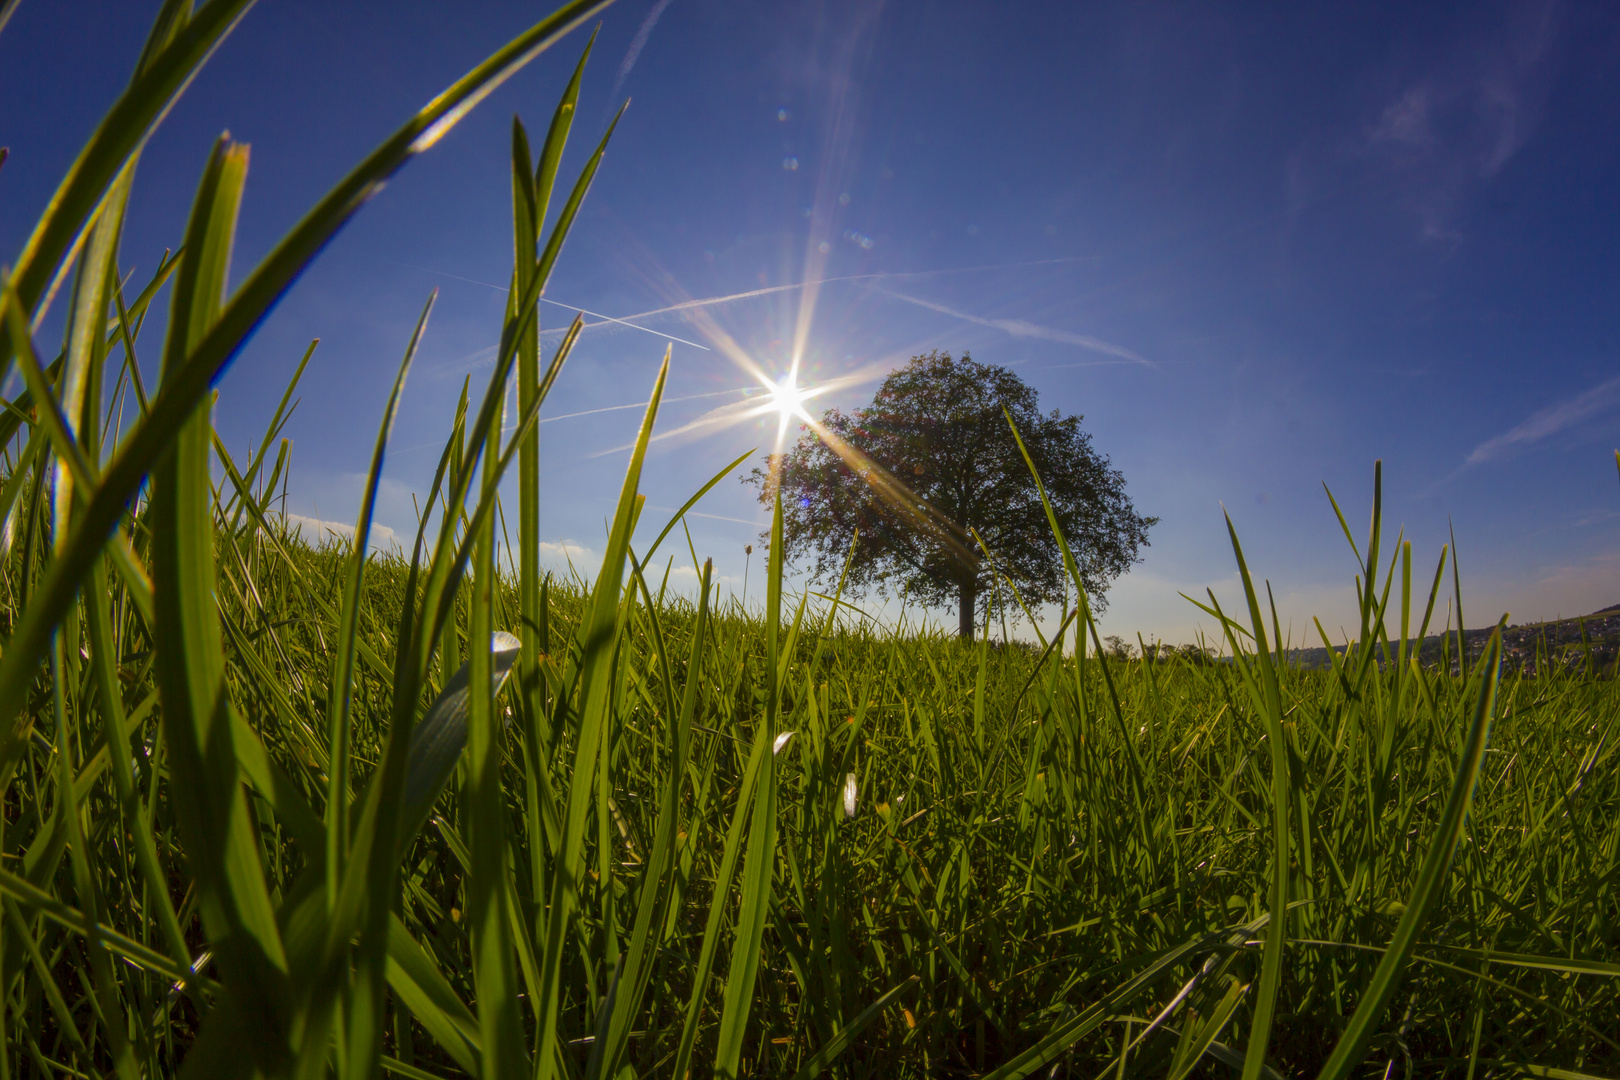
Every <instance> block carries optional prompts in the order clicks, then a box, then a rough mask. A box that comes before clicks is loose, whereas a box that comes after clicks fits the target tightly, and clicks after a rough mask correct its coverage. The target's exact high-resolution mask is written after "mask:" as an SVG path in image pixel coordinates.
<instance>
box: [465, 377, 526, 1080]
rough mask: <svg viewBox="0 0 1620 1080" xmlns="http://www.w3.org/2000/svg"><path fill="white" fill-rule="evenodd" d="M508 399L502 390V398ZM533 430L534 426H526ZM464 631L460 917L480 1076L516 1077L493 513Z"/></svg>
mask: <svg viewBox="0 0 1620 1080" xmlns="http://www.w3.org/2000/svg"><path fill="white" fill-rule="evenodd" d="M501 396H502V397H503V398H504V397H505V395H504V393H503V394H502V395H501ZM499 416H500V414H499V412H497V414H496V420H495V422H494V423H493V424H492V425H490V428H489V433H488V435H487V436H486V438H487V439H488V440H489V442H488V445H487V446H486V447H485V450H484V461H485V462H486V466H485V469H484V476H483V484H484V492H483V499H484V501H485V502H486V503H489V504H493V502H494V501H495V498H496V491H497V489H496V486H495V485H496V484H497V483H498V480H497V477H496V470H495V463H496V461H497V460H498V458H499V454H500V437H501V424H500V419H499ZM531 430H532V429H531ZM472 558H473V567H474V569H473V581H472V593H471V596H470V597H469V599H470V609H469V612H468V620H467V622H468V627H469V630H470V633H471V637H472V641H473V643H474V648H473V650H472V656H471V657H470V658H469V660H468V677H469V692H468V697H467V703H468V710H467V783H466V788H465V791H464V794H463V801H464V804H465V805H464V814H465V818H464V820H465V821H466V823H467V826H468V828H467V830H466V832H467V841H468V846H469V848H470V850H471V855H472V867H471V871H470V873H469V874H468V875H467V877H466V879H465V886H466V893H467V911H466V913H465V914H464V915H463V916H462V919H463V922H464V923H465V924H466V926H467V928H468V931H469V933H470V934H471V937H472V960H473V972H472V973H473V986H474V990H475V993H476V995H477V1000H478V1027H479V1033H480V1035H481V1037H482V1039H483V1051H484V1052H483V1060H482V1066H483V1075H484V1076H489V1077H497V1076H518V1075H521V1074H523V1073H526V1072H527V1071H528V1067H529V1055H528V1052H527V1050H526V1049H525V1048H524V1045H523V1017H522V1013H521V1011H520V1006H519V1003H518V989H517V968H516V965H515V964H514V953H513V942H512V921H511V916H510V912H509V911H508V910H507V906H506V905H507V899H508V897H509V895H510V894H509V890H508V885H507V882H508V873H509V869H510V868H509V867H508V865H507V858H506V852H507V836H506V833H507V828H508V824H507V819H506V806H505V793H504V792H503V791H502V789H501V724H500V722H499V721H498V720H497V718H496V715H495V696H494V694H492V693H491V692H490V689H491V687H490V676H491V674H492V671H493V657H492V655H491V653H490V650H489V649H488V648H487V647H484V645H483V643H484V642H486V641H489V640H490V635H491V634H492V633H493V632H494V618H495V614H494V602H495V588H496V579H495V531H494V519H493V516H492V515H488V514H486V515H484V516H483V520H482V522H481V523H480V524H479V525H478V526H477V530H476V534H475V547H474V548H473V555H472Z"/></svg>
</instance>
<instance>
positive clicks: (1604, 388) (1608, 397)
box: [1466, 378, 1620, 465]
mask: <svg viewBox="0 0 1620 1080" xmlns="http://www.w3.org/2000/svg"><path fill="white" fill-rule="evenodd" d="M1617 403H1620V378H1613V379H1610V380H1609V381H1607V382H1603V383H1599V384H1598V385H1597V386H1594V387H1592V388H1591V389H1589V390H1584V391H1582V392H1581V393H1579V394H1576V395H1575V396H1574V397H1572V398H1566V399H1564V400H1563V401H1560V402H1557V403H1556V404H1553V405H1549V406H1547V407H1546V408H1545V409H1541V410H1539V411H1537V412H1534V413H1531V414H1530V416H1529V418H1528V419H1526V420H1524V421H1523V422H1522V423H1520V424H1518V425H1516V426H1514V427H1513V428H1510V429H1509V430H1507V431H1504V432H1503V433H1502V434H1500V435H1498V436H1496V437H1495V438H1491V439H1486V440H1485V441H1484V442H1482V443H1480V444H1479V445H1478V446H1476V447H1474V452H1473V453H1471V454H1469V455H1468V461H1467V463H1466V464H1467V465H1479V464H1481V463H1483V462H1486V461H1490V460H1491V459H1493V458H1498V457H1501V456H1502V455H1504V454H1506V453H1508V452H1509V451H1511V450H1513V449H1515V448H1518V447H1521V446H1529V445H1531V444H1532V443H1538V442H1540V441H1541V440H1542V439H1545V438H1547V437H1548V436H1551V435H1556V434H1557V433H1558V432H1560V431H1563V430H1564V429H1565V428H1568V427H1572V426H1574V425H1575V424H1578V423H1580V422H1581V421H1582V420H1586V419H1589V418H1590V417H1593V416H1596V415H1597V414H1599V413H1601V412H1603V411H1605V410H1607V409H1609V408H1612V407H1613V406H1614V405H1616V404H1617Z"/></svg>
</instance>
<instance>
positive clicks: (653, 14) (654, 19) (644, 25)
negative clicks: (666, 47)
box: [613, 0, 673, 100]
mask: <svg viewBox="0 0 1620 1080" xmlns="http://www.w3.org/2000/svg"><path fill="white" fill-rule="evenodd" d="M672 2H673V0H658V3H656V4H654V5H653V9H652V10H651V11H649V12H648V13H647V17H646V18H645V19H643V20H641V29H640V30H637V31H636V36H635V37H634V38H632V39H631V40H630V49H629V51H628V52H626V53H625V54H624V63H622V64H620V65H619V75H618V77H617V78H616V79H614V80H613V98H614V100H617V99H618V97H619V90H620V89H621V88H623V86H624V80H626V79H628V78H629V77H630V69H631V68H633V67H635V66H636V60H637V59H639V58H640V56H641V50H642V49H645V48H646V47H647V39H648V38H650V37H652V32H653V27H654V26H656V25H658V16H660V15H662V14H663V13H664V9H665V8H667V7H669V5H670V4H671V3H672Z"/></svg>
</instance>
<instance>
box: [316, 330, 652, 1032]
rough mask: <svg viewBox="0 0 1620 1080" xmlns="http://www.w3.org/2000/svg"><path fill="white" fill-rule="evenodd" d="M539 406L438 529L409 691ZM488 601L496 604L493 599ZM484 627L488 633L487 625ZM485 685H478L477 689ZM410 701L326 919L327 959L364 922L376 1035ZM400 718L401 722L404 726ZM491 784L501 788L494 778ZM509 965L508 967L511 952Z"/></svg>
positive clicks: (495, 423) (477, 434) (487, 434)
mask: <svg viewBox="0 0 1620 1080" xmlns="http://www.w3.org/2000/svg"><path fill="white" fill-rule="evenodd" d="M511 359H512V355H511V352H510V351H508V352H507V354H506V356H505V358H504V361H503V362H502V363H501V364H500V365H499V369H498V371H497V372H496V375H495V376H494V377H493V378H492V381H491V386H490V389H489V391H488V393H486V395H485V405H486V406H488V405H489V403H490V402H491V401H494V402H496V406H495V407H494V408H493V409H491V408H487V407H486V408H485V409H484V410H482V411H481V412H480V416H479V421H478V424H477V425H475V427H474V430H473V431H472V432H470V433H469V436H470V437H472V438H473V439H474V440H475V442H476V441H478V440H487V442H488V446H489V453H490V454H491V455H493V453H494V451H495V450H497V449H498V448H499V436H500V420H499V416H500V408H499V402H500V400H501V398H502V397H503V396H504V386H505V379H506V377H507V375H508V374H509V372H510V361H511ZM563 359H565V356H562V355H559V357H558V359H557V360H556V361H555V362H554V365H553V366H554V367H556V366H557V365H560V364H561V362H562V360H563ZM666 367H667V365H666ZM540 404H541V401H540V400H536V401H535V402H533V403H532V404H531V406H530V408H529V409H528V410H527V411H526V412H525V414H524V415H523V417H522V418H521V419H520V420H519V422H518V424H517V426H516V429H515V432H514V434H513V436H512V440H511V442H510V443H509V444H508V446H507V448H506V450H505V451H504V452H502V453H501V454H500V456H499V458H498V459H495V458H493V457H488V458H486V465H485V473H484V487H483V495H482V497H481V498H480V499H479V501H478V504H477V506H476V507H475V509H474V511H473V513H472V514H471V515H470V516H467V515H465V514H463V519H464V521H465V535H464V536H463V539H462V541H461V543H460V545H459V546H458V547H456V548H455V551H454V554H453V555H452V554H450V553H449V550H448V546H449V545H450V544H453V543H454V532H453V518H452V517H451V516H450V515H448V514H447V515H446V519H445V521H444V523H443V524H442V527H441V529H440V542H439V552H438V554H437V555H436V556H435V559H434V563H433V565H432V566H431V568H430V572H429V579H428V588H427V591H426V596H425V597H424V600H423V606H424V609H429V608H432V607H433V606H434V599H433V598H434V596H435V595H438V594H436V593H435V589H436V588H442V596H441V598H440V600H439V601H438V602H437V609H438V610H437V615H436V618H435V620H434V623H427V624H425V630H426V632H425V634H423V635H421V636H420V637H418V639H417V641H416V643H415V644H414V646H413V650H414V656H412V657H411V659H410V663H411V664H412V665H414V667H413V668H412V670H411V671H409V672H408V673H407V677H406V678H407V681H408V685H411V686H417V687H419V686H420V685H421V683H422V680H423V678H424V677H425V674H426V670H427V664H428V663H429V661H430V659H431V654H430V652H429V651H427V650H428V649H430V648H431V643H432V641H433V639H434V637H435V636H436V635H437V633H438V632H439V630H440V629H441V628H445V627H448V626H449V625H450V624H449V622H448V621H447V618H446V617H447V615H448V613H449V611H450V606H451V605H453V603H454V599H455V593H456V589H457V587H458V586H459V583H460V581H461V578H462V575H463V572H464V570H465V569H466V567H467V565H468V561H469V560H470V559H471V558H472V548H473V545H475V544H477V543H478V542H479V540H480V538H482V537H484V536H485V532H486V530H488V531H489V538H490V540H491V543H492V542H493V541H492V537H493V532H492V530H493V521H494V509H495V507H496V506H497V505H498V502H499V499H498V491H499V487H500V482H501V478H502V477H503V476H504V475H505V473H506V470H507V468H508V467H509V466H510V465H511V462H512V459H513V457H515V456H516V454H517V451H518V448H519V447H520V446H521V445H522V442H523V439H524V437H525V436H526V435H527V434H528V432H529V431H531V430H532V429H533V427H534V425H535V424H536V423H537V422H538V420H539V414H540ZM469 469H470V465H469ZM465 491H466V486H465V483H464V482H463V480H458V482H457V490H456V493H455V498H456V504H457V505H460V504H461V502H462V500H463V499H464V497H465ZM489 557H490V560H491V562H490V566H489V567H488V569H487V572H486V573H484V574H482V575H481V576H480V577H479V579H478V580H481V581H483V582H484V583H485V584H486V585H487V586H488V587H489V588H491V589H493V588H494V583H495V580H496V579H495V575H494V571H493V557H494V555H493V548H492V547H491V550H490V555H489ZM491 596H492V598H493V594H491ZM435 624H436V625H435ZM485 628H486V629H487V625H486V627H485ZM497 637H504V638H507V639H508V640H511V639H510V635H497ZM511 644H512V645H514V646H515V645H516V644H517V643H516V641H515V640H511ZM474 655H475V656H476V655H477V654H474ZM482 681H483V680H480V684H481V683H482ZM491 697H493V693H491ZM412 700H413V699H412V698H409V697H403V698H402V699H397V700H396V705H395V709H396V713H395V725H394V727H393V729H392V730H390V732H389V737H388V741H387V743H386V744H385V747H384V762H383V766H382V768H381V769H379V770H378V774H380V775H378V777H377V778H376V779H374V781H373V783H372V784H370V785H368V787H367V791H366V794H365V796H364V797H363V799H362V801H361V812H360V815H359V816H358V818H357V819H356V825H355V826H354V829H353V833H354V835H355V836H357V837H359V838H360V842H359V843H358V844H357V845H356V847H355V848H354V849H353V851H352V852H351V855H352V859H353V862H354V864H355V865H357V866H358V865H365V866H366V867H367V869H366V871H365V872H364V873H363V874H361V873H353V872H351V873H350V874H349V875H347V876H346V877H345V879H344V886H343V890H342V892H341V893H340V897H339V904H338V911H337V916H336V917H335V918H334V919H333V920H331V928H330V930H329V932H328V937H327V953H328V955H330V954H331V953H332V951H333V950H334V949H336V948H338V947H340V946H341V945H342V943H343V942H345V941H347V940H348V934H349V932H350V931H349V927H350V926H351V925H354V924H356V923H360V922H362V916H363V925H362V926H361V948H360V951H359V953H358V954H357V964H358V970H359V972H360V976H359V978H360V979H361V980H362V981H364V982H366V983H367V984H369V985H371V986H373V987H375V988H377V989H376V990H375V994H376V995H378V996H377V997H376V998H375V1000H376V1001H377V1002H378V1008H377V1011H376V1013H375V1016H376V1018H377V1019H376V1030H377V1031H380V1030H381V1024H382V1011H381V1005H380V994H381V989H380V987H381V985H382V981H383V979H384V977H385V961H386V951H387V918H388V913H389V911H390V903H391V901H390V897H391V895H392V894H393V890H394V887H395V886H394V885H393V881H394V880H395V877H396V874H397V870H398V861H397V855H396V853H397V851H398V848H399V846H400V844H401V842H402V834H401V833H400V823H401V822H402V821H403V819H404V816H405V807H404V795H405V781H406V779H407V775H408V765H409V761H408V758H407V756H406V755H407V750H406V747H407V742H408V740H409V738H410V736H411V734H412V730H413V729H412V726H411V725H410V722H409V721H410V717H411V711H410V702H411V701H412ZM402 717H403V724H402V723H401V718H402ZM497 767H498V766H497ZM496 782H497V784H498V773H497V781H496ZM504 853H505V846H504V842H503V845H502V849H501V858H502V859H504V857H505V854H504ZM496 880H504V877H497V879H496ZM508 891H509V890H507V889H504V888H503V890H502V894H503V897H505V896H506V895H507V894H508ZM506 902H507V901H506V899H500V900H499V901H498V903H499V904H504V903H506ZM501 910H504V909H501ZM510 925H511V923H510V921H506V922H503V923H502V924H501V925H500V926H499V927H496V928H495V930H494V932H495V933H497V934H509V933H510ZM504 940H506V941H507V942H508V944H509V943H510V938H509V937H507V938H505V939H504ZM525 944H526V943H525ZM506 960H507V961H508V962H509V961H510V955H509V950H508V953H507V955H506ZM509 996H510V997H511V1001H512V1006H511V1010H509V1011H515V1008H516V1006H515V1001H516V996H515V991H514V993H513V994H512V995H509ZM497 1000H498V996H497ZM506 1019H507V1022H508V1026H509V1027H513V1028H515V1026H516V1024H515V1021H514V1020H513V1017H512V1016H511V1015H508V1016H507V1018H506ZM506 1053H508V1054H515V1055H516V1056H517V1059H518V1060H520V1061H521V1060H522V1055H523V1051H522V1043H521V1040H520V1039H519V1040H517V1041H515V1042H512V1041H510V1040H509V1041H508V1046H507V1050H506Z"/></svg>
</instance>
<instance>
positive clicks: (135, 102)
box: [0, 0, 252, 364]
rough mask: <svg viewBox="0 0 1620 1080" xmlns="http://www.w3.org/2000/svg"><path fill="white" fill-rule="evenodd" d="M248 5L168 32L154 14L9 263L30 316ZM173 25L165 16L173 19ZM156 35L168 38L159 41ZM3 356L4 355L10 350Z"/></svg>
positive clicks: (226, 5) (220, 3)
mask: <svg viewBox="0 0 1620 1080" xmlns="http://www.w3.org/2000/svg"><path fill="white" fill-rule="evenodd" d="M250 6H252V0H214V2H212V3H209V4H207V5H206V6H205V7H204V8H203V9H202V10H201V11H199V12H197V14H196V15H195V16H193V17H191V18H188V19H186V20H185V22H184V25H183V27H180V28H179V32H178V34H175V35H173V36H172V37H169V35H168V34H167V33H166V32H165V30H166V28H165V25H164V20H162V19H160V20H159V22H158V24H157V26H156V27H155V28H154V40H153V41H151V42H149V43H148V46H147V48H148V53H147V55H146V56H145V57H143V58H142V62H141V68H140V70H139V71H138V73H137V74H136V76H135V79H134V80H133V81H132V82H131V83H130V86H129V88H128V89H127V90H125V91H124V93H123V94H122V95H121V96H120V97H119V99H118V101H117V103H116V104H114V105H113V107H112V109H111V110H110V111H109V112H108V113H107V115H106V116H105V117H103V118H102V121H101V123H100V125H98V126H97V128H96V131H95V134H93V135H92V136H91V137H90V140H89V141H88V142H87V143H85V145H84V148H83V149H82V150H81V151H80V152H79V156H78V157H77V158H76V159H75V160H74V162H73V164H72V165H71V166H70V167H69V168H68V172H67V175H66V176H65V177H63V179H62V183H61V184H60V185H59V186H58V187H57V189H56V192H55V194H54V195H52V197H51V201H50V205H49V206H48V207H47V209H46V211H45V213H44V214H43V215H41V217H40V219H39V222H38V223H37V224H36V225H35V226H34V231H33V233H32V234H30V236H29V237H28V240H27V242H26V243H25V244H24V245H23V250H22V252H21V253H20V254H19V255H18V256H17V260H16V262H15V263H13V266H12V275H11V282H12V284H13V285H14V287H15V288H16V289H17V292H18V294H19V295H20V296H21V297H22V300H23V305H24V307H25V308H26V309H27V311H28V313H29V316H30V318H31V319H34V320H36V321H37V318H38V316H39V315H40V314H41V313H42V312H41V311H40V308H39V305H40V301H41V299H42V294H43V293H44V291H45V287H46V282H47V281H48V280H49V279H50V277H51V272H52V271H53V270H54V269H55V268H56V266H57V264H58V263H59V262H61V261H62V260H63V257H64V256H65V255H66V254H67V253H68V251H69V250H70V248H72V247H73V246H74V245H75V241H76V238H82V236H83V233H82V232H81V230H82V229H83V227H84V226H85V225H86V224H87V223H88V220H89V218H90V216H91V214H92V213H93V211H94V208H95V206H96V204H97V203H99V202H100V201H101V198H102V193H103V192H104V191H105V190H106V189H107V187H108V185H109V184H111V183H112V182H113V178H114V177H116V176H117V175H118V174H119V173H120V172H122V171H123V170H124V168H125V167H126V165H127V164H128V163H129V161H130V159H131V158H132V157H133V156H134V155H135V154H137V153H138V152H139V151H140V148H141V145H142V144H143V143H144V142H145V141H146V139H147V138H148V137H149V136H150V135H151V133H152V130H153V128H155V127H156V126H157V124H158V123H159V122H161V121H162V119H163V117H164V115H165V114H166V113H167V112H168V110H169V109H170V108H171V107H172V106H173V104H174V102H175V100H176V99H178V98H179V96H180V94H181V93H183V92H184V90H185V88H186V86H187V85H189V84H190V82H191V80H192V79H193V78H195V77H196V74H197V72H198V71H199V70H200V69H201V67H202V65H203V64H204V63H206V62H207V60H208V57H209V56H210V55H211V54H212V53H213V51H214V49H216V48H217V47H218V46H219V43H220V42H221V41H222V40H224V38H225V36H226V35H227V34H229V33H230V31H231V29H232V28H233V27H234V26H235V25H236V23H237V22H238V21H239V20H240V19H241V18H242V16H243V15H244V14H245V13H246V11H247V9H248V8H249V7H250ZM174 25H175V24H174V23H172V22H171V23H169V26H170V27H173V26H174ZM160 37H168V38H169V39H168V40H167V41H166V42H165V44H164V45H163V46H162V47H161V49H156V48H154V46H155V45H156V44H157V40H158V39H159V38H160ZM5 356H6V357H7V358H9V354H5ZM0 364H3V362H0Z"/></svg>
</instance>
